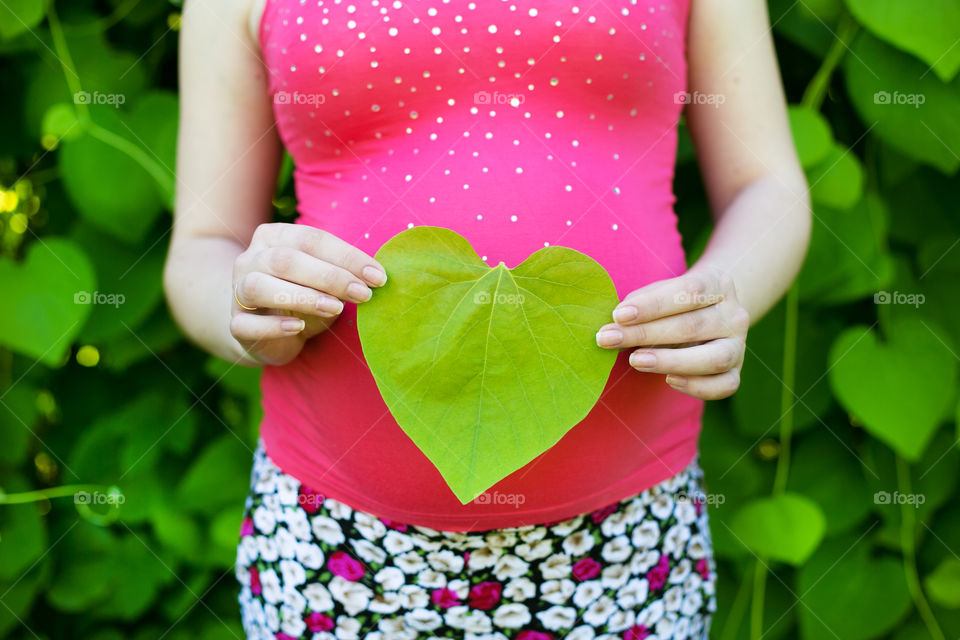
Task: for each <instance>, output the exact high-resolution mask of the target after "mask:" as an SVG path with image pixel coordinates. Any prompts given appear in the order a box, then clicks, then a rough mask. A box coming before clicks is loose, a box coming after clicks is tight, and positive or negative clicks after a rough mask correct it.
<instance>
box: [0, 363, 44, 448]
mask: <svg viewBox="0 0 960 640" xmlns="http://www.w3.org/2000/svg"><path fill="white" fill-rule="evenodd" d="M0 398H2V400H3V401H2V402H0V442H2V443H3V446H2V447H0V463H4V464H11V463H17V462H20V461H21V460H23V458H24V457H25V456H26V455H27V448H28V446H29V444H30V439H31V437H32V436H33V427H34V423H35V422H36V420H37V417H38V414H39V412H38V411H37V402H36V401H37V390H36V389H35V388H34V387H32V386H31V385H29V384H28V383H26V382H20V383H19V384H17V385H15V386H13V387H9V388H7V389H6V390H5V391H3V393H0Z"/></svg>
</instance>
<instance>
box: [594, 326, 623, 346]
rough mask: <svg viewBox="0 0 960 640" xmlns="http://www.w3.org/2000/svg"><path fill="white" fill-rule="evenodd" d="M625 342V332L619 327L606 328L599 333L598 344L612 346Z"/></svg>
mask: <svg viewBox="0 0 960 640" xmlns="http://www.w3.org/2000/svg"><path fill="white" fill-rule="evenodd" d="M621 342H623V333H621V332H620V330H619V329H605V330H603V331H601V332H599V333H598V334H597V344H598V345H600V346H601V347H612V346H614V345H617V344H620V343H621Z"/></svg>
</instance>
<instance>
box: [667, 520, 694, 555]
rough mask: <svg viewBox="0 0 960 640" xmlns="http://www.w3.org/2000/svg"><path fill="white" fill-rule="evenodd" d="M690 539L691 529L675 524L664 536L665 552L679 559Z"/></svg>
mask: <svg viewBox="0 0 960 640" xmlns="http://www.w3.org/2000/svg"><path fill="white" fill-rule="evenodd" d="M689 539H690V527H687V526H686V525H682V524H675V525H673V526H672V527H670V528H669V529H667V533H666V534H665V535H664V536H663V552H664V553H669V554H672V555H673V556H674V557H677V558H679V557H680V554H681V553H682V552H683V549H684V546H685V545H686V542H687V540H689Z"/></svg>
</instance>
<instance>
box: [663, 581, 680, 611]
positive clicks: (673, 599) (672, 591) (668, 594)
mask: <svg viewBox="0 0 960 640" xmlns="http://www.w3.org/2000/svg"><path fill="white" fill-rule="evenodd" d="M682 603H683V589H681V588H680V586H679V585H674V586H672V587H670V588H669V589H667V590H666V591H665V592H664V594H663V608H664V609H666V610H667V611H679V610H680V605H681V604H682Z"/></svg>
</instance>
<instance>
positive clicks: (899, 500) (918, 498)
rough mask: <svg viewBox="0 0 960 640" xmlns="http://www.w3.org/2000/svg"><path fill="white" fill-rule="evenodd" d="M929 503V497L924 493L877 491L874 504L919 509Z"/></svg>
mask: <svg viewBox="0 0 960 640" xmlns="http://www.w3.org/2000/svg"><path fill="white" fill-rule="evenodd" d="M926 501H927V496H925V495H924V494H922V493H900V492H899V491H894V492H893V493H890V492H889V491H877V492H876V493H875V494H873V503H874V504H912V505H913V506H914V508H917V509H919V508H920V505H922V504H923V503H924V502H926Z"/></svg>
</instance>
